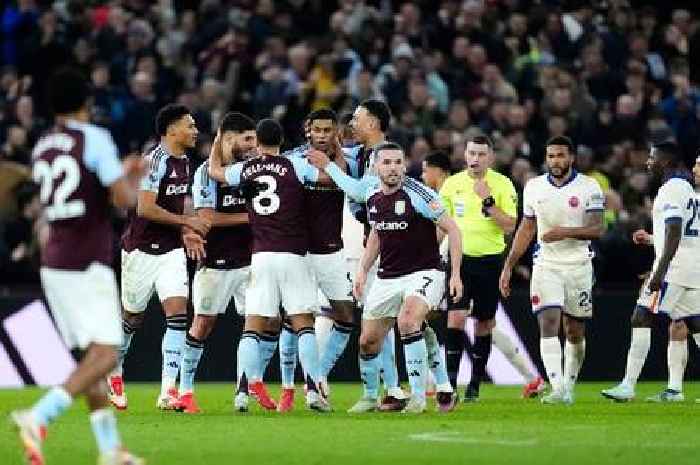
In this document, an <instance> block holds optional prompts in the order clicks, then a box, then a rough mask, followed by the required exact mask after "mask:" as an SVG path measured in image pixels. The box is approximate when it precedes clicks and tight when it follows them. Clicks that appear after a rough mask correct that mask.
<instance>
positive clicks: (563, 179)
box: [549, 169, 574, 187]
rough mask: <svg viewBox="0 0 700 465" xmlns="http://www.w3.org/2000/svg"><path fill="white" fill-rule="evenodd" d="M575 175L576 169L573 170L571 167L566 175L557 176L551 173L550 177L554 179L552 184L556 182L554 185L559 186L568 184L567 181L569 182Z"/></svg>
mask: <svg viewBox="0 0 700 465" xmlns="http://www.w3.org/2000/svg"><path fill="white" fill-rule="evenodd" d="M573 175H574V170H573V169H569V172H568V173H566V175H565V176H562V177H560V178H555V177H554V176H552V175H551V174H550V175H549V179H550V180H551V181H552V184H554V185H555V186H557V187H561V186H563V185H564V184H566V183H567V182H569V181H570V180H571V177H572V176H573Z"/></svg>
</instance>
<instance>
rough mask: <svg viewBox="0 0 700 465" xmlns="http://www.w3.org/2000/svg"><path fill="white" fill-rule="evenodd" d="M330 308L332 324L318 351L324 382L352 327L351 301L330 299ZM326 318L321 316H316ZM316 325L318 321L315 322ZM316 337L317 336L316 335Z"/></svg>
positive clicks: (338, 356) (345, 343) (352, 311)
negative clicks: (325, 339)
mask: <svg viewBox="0 0 700 465" xmlns="http://www.w3.org/2000/svg"><path fill="white" fill-rule="evenodd" d="M330 304H331V308H332V309H333V319H334V321H333V326H332V329H331V331H330V333H329V335H328V339H327V341H326V343H325V344H323V349H322V350H321V351H320V354H321V357H320V358H321V367H320V373H321V379H322V380H323V381H324V382H326V379H327V378H328V374H329V373H330V372H331V370H332V369H333V367H334V366H335V363H336V362H337V361H338V359H339V358H340V356H341V355H343V352H344V351H345V347H346V346H347V345H348V341H349V340H350V335H351V334H352V330H353V327H354V322H353V320H354V311H355V308H354V305H353V302H352V301H338V300H331V301H330ZM319 319H326V318H325V317H323V316H321V317H319V318H317V321H318V320H319ZM316 326H318V322H317V324H316ZM317 337H318V336H317Z"/></svg>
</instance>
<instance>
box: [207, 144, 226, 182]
mask: <svg viewBox="0 0 700 465" xmlns="http://www.w3.org/2000/svg"><path fill="white" fill-rule="evenodd" d="M208 170H209V176H210V177H211V178H212V179H214V180H216V181H218V182H226V168H225V167H224V162H223V157H222V149H221V134H220V133H219V132H217V133H216V138H214V143H213V144H211V151H210V152H209V168H208Z"/></svg>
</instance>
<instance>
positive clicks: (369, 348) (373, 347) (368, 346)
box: [360, 333, 379, 354]
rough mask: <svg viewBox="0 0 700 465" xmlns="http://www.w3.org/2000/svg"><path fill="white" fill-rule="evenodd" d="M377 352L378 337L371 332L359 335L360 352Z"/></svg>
mask: <svg viewBox="0 0 700 465" xmlns="http://www.w3.org/2000/svg"><path fill="white" fill-rule="evenodd" d="M378 352H379V338H377V337H375V336H374V335H373V334H366V333H365V334H361V335H360V353H361V354H376V353H378Z"/></svg>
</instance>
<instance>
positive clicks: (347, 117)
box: [340, 113, 352, 125]
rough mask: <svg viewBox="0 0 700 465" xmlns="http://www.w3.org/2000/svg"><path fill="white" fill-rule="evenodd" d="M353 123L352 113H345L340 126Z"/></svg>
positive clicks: (341, 116)
mask: <svg viewBox="0 0 700 465" xmlns="http://www.w3.org/2000/svg"><path fill="white" fill-rule="evenodd" d="M350 121H352V113H343V114H342V115H340V124H343V125H347V124H350Z"/></svg>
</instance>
